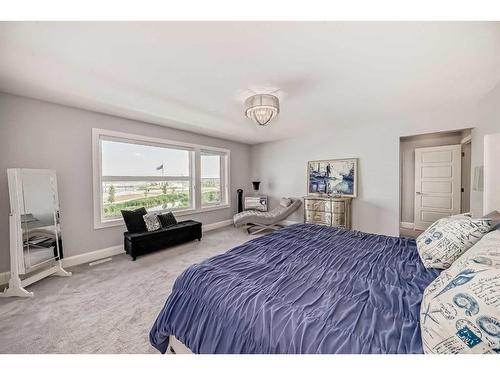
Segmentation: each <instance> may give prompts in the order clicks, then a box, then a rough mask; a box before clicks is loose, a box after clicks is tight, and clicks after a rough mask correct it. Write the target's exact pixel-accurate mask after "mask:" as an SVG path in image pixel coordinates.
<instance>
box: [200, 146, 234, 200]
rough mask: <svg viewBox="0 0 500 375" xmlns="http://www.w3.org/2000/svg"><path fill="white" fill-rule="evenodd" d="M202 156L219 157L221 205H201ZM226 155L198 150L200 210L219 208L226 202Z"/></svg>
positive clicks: (204, 149)
mask: <svg viewBox="0 0 500 375" xmlns="http://www.w3.org/2000/svg"><path fill="white" fill-rule="evenodd" d="M202 154H206V155H218V156H220V169H219V170H220V176H219V178H220V189H221V191H220V195H221V203H206V204H205V205H204V204H203V202H202V200H201V156H202ZM228 158H229V157H228V155H227V154H226V153H225V152H220V151H214V150H209V149H207V148H202V149H201V150H200V206H201V207H202V208H209V207H217V206H220V205H221V204H224V202H227V201H228V193H229V191H228V190H229V189H228V186H227V182H226V181H227V171H228V168H227V162H228Z"/></svg>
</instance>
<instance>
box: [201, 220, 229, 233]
mask: <svg viewBox="0 0 500 375" xmlns="http://www.w3.org/2000/svg"><path fill="white" fill-rule="evenodd" d="M229 225H233V219H228V220H223V221H218V222H216V223H211V224H203V225H202V227H201V229H202V230H203V232H209V231H211V230H214V229H219V228H223V227H227V226H229Z"/></svg>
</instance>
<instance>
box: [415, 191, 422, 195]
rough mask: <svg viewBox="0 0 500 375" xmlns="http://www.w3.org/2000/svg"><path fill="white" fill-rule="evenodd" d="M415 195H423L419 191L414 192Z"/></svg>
mask: <svg viewBox="0 0 500 375" xmlns="http://www.w3.org/2000/svg"><path fill="white" fill-rule="evenodd" d="M415 194H417V195H423V194H422V193H421V192H420V191H416V192H415Z"/></svg>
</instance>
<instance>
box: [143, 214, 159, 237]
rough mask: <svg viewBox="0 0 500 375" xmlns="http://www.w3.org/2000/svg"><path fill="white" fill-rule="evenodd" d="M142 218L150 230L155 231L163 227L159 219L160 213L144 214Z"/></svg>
mask: <svg viewBox="0 0 500 375" xmlns="http://www.w3.org/2000/svg"><path fill="white" fill-rule="evenodd" d="M142 218H143V219H144V223H145V224H146V228H147V229H148V232H153V231H155V230H158V229H160V228H161V224H160V221H159V220H158V214H155V213H150V214H146V215H144V216H143V217H142Z"/></svg>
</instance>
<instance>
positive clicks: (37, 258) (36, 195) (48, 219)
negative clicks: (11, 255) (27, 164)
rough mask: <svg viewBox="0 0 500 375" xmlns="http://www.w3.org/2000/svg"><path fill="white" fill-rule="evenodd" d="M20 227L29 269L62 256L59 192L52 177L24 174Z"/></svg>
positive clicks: (26, 265) (40, 174) (25, 263)
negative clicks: (60, 254)
mask: <svg viewBox="0 0 500 375" xmlns="http://www.w3.org/2000/svg"><path fill="white" fill-rule="evenodd" d="M22 188H23V205H24V207H23V210H22V214H21V226H22V236H23V253H24V265H25V268H26V270H28V269H30V268H33V267H36V266H39V265H42V264H44V263H46V262H49V261H51V260H53V259H55V258H58V256H59V248H60V247H61V235H60V229H59V219H58V216H59V213H58V211H57V203H56V202H57V198H56V194H57V190H56V186H55V181H54V178H53V176H51V175H50V174H43V173H23V174H22Z"/></svg>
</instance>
